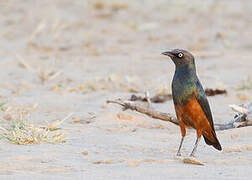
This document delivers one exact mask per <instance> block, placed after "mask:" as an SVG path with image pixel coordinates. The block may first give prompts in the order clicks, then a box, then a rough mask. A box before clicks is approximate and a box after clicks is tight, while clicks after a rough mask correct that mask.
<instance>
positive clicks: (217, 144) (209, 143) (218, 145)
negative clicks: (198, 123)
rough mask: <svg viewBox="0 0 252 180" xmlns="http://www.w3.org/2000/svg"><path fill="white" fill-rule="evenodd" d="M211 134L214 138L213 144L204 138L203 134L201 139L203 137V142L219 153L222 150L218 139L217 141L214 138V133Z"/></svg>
mask: <svg viewBox="0 0 252 180" xmlns="http://www.w3.org/2000/svg"><path fill="white" fill-rule="evenodd" d="M212 134H213V137H214V139H215V140H214V142H213V141H212V140H210V139H209V138H207V137H206V136H204V134H203V137H204V140H205V142H206V143H207V144H208V145H210V146H213V147H214V148H215V149H218V150H219V151H221V150H222V147H221V145H220V142H219V141H218V139H217V137H216V134H215V132H212Z"/></svg>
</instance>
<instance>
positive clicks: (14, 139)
mask: <svg viewBox="0 0 252 180" xmlns="http://www.w3.org/2000/svg"><path fill="white" fill-rule="evenodd" d="M71 115H72V114H70V115H68V116H67V117H65V118H64V119H62V120H60V121H55V122H53V123H51V124H50V125H48V126H46V127H42V126H35V125H34V124H32V123H31V119H30V113H29V112H28V111H20V112H19V113H18V115H17V116H16V117H15V118H13V120H10V122H9V124H8V126H7V127H6V128H3V127H0V136H1V138H2V139H6V140H8V141H9V142H11V143H13V144H18V145H26V144H42V143H64V142H65V141H66V139H65V137H64V134H63V133H62V132H60V129H61V128H58V126H59V125H61V124H62V123H63V122H64V121H65V120H66V119H68V118H69V117H70V116H71Z"/></svg>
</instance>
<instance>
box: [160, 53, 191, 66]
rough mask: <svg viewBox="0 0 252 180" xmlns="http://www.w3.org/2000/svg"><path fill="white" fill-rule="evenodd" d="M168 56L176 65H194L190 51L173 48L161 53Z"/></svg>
mask: <svg viewBox="0 0 252 180" xmlns="http://www.w3.org/2000/svg"><path fill="white" fill-rule="evenodd" d="M162 54H163V55H165V56H169V57H170V58H171V59H172V61H173V62H174V63H175V65H176V66H177V67H179V66H184V65H194V57H193V55H192V54H191V53H189V52H188V51H186V50H183V49H174V50H172V51H166V52H163V53H162Z"/></svg>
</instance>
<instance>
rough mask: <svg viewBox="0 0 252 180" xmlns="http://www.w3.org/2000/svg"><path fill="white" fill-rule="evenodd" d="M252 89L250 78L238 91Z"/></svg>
mask: <svg viewBox="0 0 252 180" xmlns="http://www.w3.org/2000/svg"><path fill="white" fill-rule="evenodd" d="M249 89H252V80H251V79H250V78H248V79H247V80H246V81H243V82H242V84H241V86H240V87H239V88H238V90H249Z"/></svg>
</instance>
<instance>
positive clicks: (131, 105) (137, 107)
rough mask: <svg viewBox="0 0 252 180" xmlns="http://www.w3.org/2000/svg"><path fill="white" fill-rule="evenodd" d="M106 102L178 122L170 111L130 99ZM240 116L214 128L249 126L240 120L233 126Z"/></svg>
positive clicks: (224, 128) (249, 124)
mask: <svg viewBox="0 0 252 180" xmlns="http://www.w3.org/2000/svg"><path fill="white" fill-rule="evenodd" d="M107 103H114V104H119V105H121V106H123V110H124V111H125V110H127V109H130V110H132V111H137V112H140V113H143V114H146V115H148V116H150V117H152V118H155V119H160V120H163V121H169V122H171V123H174V124H176V125H179V122H178V120H177V118H176V117H174V116H173V115H172V114H170V113H163V112H158V111H155V110H153V109H150V108H146V107H142V106H140V105H138V104H136V103H135V102H131V101H123V100H121V99H117V100H107ZM241 118H242V115H240V116H239V117H237V118H235V119H232V120H231V121H230V122H229V123H226V124H216V125H215V129H216V130H227V129H233V128H236V127H245V126H251V125H252V124H251V122H246V121H245V122H241V124H240V126H235V125H234V123H235V122H237V121H239V120H240V119H241Z"/></svg>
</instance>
